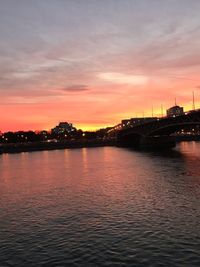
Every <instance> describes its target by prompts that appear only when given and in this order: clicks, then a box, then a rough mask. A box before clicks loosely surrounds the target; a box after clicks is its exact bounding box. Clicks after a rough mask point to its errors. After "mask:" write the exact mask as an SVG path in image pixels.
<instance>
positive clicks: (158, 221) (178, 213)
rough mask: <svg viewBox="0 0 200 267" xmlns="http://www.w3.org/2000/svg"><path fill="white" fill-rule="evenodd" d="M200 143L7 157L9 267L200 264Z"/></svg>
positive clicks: (0, 214)
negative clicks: (160, 148)
mask: <svg viewBox="0 0 200 267" xmlns="http://www.w3.org/2000/svg"><path fill="white" fill-rule="evenodd" d="M199 161H200V143H197V142H196V143H195V142H183V143H180V144H179V145H178V146H177V148H176V150H174V151H171V152H166V153H159V152H139V151H134V150H130V149H125V148H116V147H101V148H82V149H74V150H69V149H66V150H55V151H41V152H32V153H20V154H2V155H0V173H1V176H0V266H1V267H4V266H5V267H6V266H17V267H18V266H19V267H23V266H34V267H35V266H153V267H154V266H167V267H168V266H181V267H182V266H200V251H199V246H200V239H199V236H200V224H199V218H200V164H199Z"/></svg>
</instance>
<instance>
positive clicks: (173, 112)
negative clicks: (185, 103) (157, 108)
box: [167, 105, 184, 117]
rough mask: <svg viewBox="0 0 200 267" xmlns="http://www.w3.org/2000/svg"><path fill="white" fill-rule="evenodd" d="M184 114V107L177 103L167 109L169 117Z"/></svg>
mask: <svg viewBox="0 0 200 267" xmlns="http://www.w3.org/2000/svg"><path fill="white" fill-rule="evenodd" d="M183 114H184V110H183V107H180V106H177V105H175V106H173V107H171V108H169V109H167V117H176V116H180V115H183Z"/></svg>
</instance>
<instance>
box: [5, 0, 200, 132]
mask: <svg viewBox="0 0 200 267" xmlns="http://www.w3.org/2000/svg"><path fill="white" fill-rule="evenodd" d="M193 91H194V92H195V96H196V107H197V108H198V107H200V1H199V0H0V117H1V120H0V122H1V123H0V131H2V132H3V131H8V130H29V129H33V130H40V129H50V128H52V127H54V126H55V125H56V124H58V122H59V121H68V122H72V123H73V124H74V125H75V126H76V127H77V128H82V129H95V128H99V127H106V126H110V125H115V124H117V123H119V122H120V120H121V119H126V118H130V117H136V116H137V117H139V116H143V112H144V115H145V116H151V110H152V106H153V107H154V113H155V115H158V114H160V107H161V104H162V105H163V107H164V109H166V108H168V107H170V106H172V105H173V104H174V99H175V98H176V99H177V103H178V104H179V105H182V106H184V107H185V109H191V108H192V92H193Z"/></svg>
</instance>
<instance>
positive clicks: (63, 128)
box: [51, 122, 76, 134]
mask: <svg viewBox="0 0 200 267" xmlns="http://www.w3.org/2000/svg"><path fill="white" fill-rule="evenodd" d="M75 130H76V128H75V127H73V124H72V123H68V122H60V123H59V124H58V125H57V126H56V127H55V128H53V129H51V132H52V133H55V134H62V133H70V132H73V131H75Z"/></svg>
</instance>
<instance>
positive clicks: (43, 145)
mask: <svg viewBox="0 0 200 267" xmlns="http://www.w3.org/2000/svg"><path fill="white" fill-rule="evenodd" d="M115 145H116V141H115V140H84V141H60V142H59V141H58V142H32V143H13V144H1V146H0V154H4V153H21V152H34V151H45V150H60V149H74V148H86V147H103V146H115Z"/></svg>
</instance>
